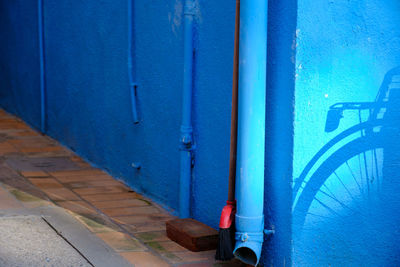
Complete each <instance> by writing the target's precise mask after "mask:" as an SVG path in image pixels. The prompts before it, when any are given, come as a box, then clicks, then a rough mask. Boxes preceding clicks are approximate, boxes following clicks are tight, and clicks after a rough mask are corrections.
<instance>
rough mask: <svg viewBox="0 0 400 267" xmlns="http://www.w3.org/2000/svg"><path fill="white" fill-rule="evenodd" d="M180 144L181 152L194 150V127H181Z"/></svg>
mask: <svg viewBox="0 0 400 267" xmlns="http://www.w3.org/2000/svg"><path fill="white" fill-rule="evenodd" d="M180 143H181V144H180V148H179V149H180V150H186V151H191V150H193V149H194V145H193V129H192V127H186V126H181V139H180Z"/></svg>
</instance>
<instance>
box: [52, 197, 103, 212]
mask: <svg viewBox="0 0 400 267" xmlns="http://www.w3.org/2000/svg"><path fill="white" fill-rule="evenodd" d="M56 203H57V205H59V206H61V207H63V208H64V209H67V210H70V211H72V212H75V213H77V214H80V215H85V214H96V213H97V212H96V210H95V209H93V207H91V206H90V205H89V204H87V203H86V202H84V201H81V200H78V201H57V202H56Z"/></svg>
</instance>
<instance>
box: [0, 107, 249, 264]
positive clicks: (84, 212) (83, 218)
mask: <svg viewBox="0 0 400 267" xmlns="http://www.w3.org/2000/svg"><path fill="white" fill-rule="evenodd" d="M0 182H1V187H0V209H2V208H15V207H20V206H24V207H28V208H29V207H37V206H38V205H52V204H56V205H58V206H61V207H63V208H65V209H66V210H68V211H69V212H70V213H71V214H72V215H73V216H75V217H76V218H77V219H78V220H79V221H80V222H81V223H82V224H84V225H85V226H86V227H87V228H88V229H89V230H90V231H91V232H92V233H93V234H95V235H97V236H98V237H100V238H101V239H102V240H104V242H105V243H107V244H108V245H109V246H110V247H112V248H113V249H114V250H115V251H117V252H118V253H119V254H120V255H122V256H123V257H124V258H125V259H127V260H128V261H129V262H131V263H132V264H134V265H135V266H137V267H140V266H182V267H183V266H187V267H189V266H192V267H200V266H232V267H233V266H244V265H242V264H241V263H239V262H237V261H232V262H215V261H214V259H213V258H214V254H215V251H206V252H196V253H194V252H190V251H188V250H186V249H185V248H183V247H181V246H179V245H178V244H176V243H175V242H173V241H170V240H169V239H168V238H167V236H166V233H165V221H167V220H169V219H172V218H173V216H171V215H170V214H168V213H167V212H166V211H164V210H163V209H162V208H160V207H159V206H157V205H155V204H153V203H152V202H151V201H150V200H148V199H146V198H144V197H143V196H141V195H140V194H137V193H135V192H133V191H132V190H131V189H130V188H128V187H127V186H125V185H124V184H122V183H121V182H118V181H117V180H115V179H114V178H112V177H111V176H110V175H108V174H106V173H105V172H103V171H101V170H99V169H97V168H94V167H92V166H90V165H89V164H88V163H86V162H84V161H83V160H82V159H81V158H79V157H78V156H76V155H75V154H74V153H73V152H71V151H70V150H68V149H66V148H64V147H62V146H60V145H59V144H58V143H57V142H56V141H54V140H52V139H51V138H49V137H47V136H42V135H41V134H39V133H37V132H36V131H34V130H32V129H31V128H30V127H29V126H27V125H26V124H25V123H24V122H22V121H21V120H19V119H18V118H16V117H14V116H11V115H9V114H7V113H6V112H4V111H3V110H0ZM7 191H8V192H7Z"/></svg>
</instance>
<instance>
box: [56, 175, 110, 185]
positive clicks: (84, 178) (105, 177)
mask: <svg viewBox="0 0 400 267" xmlns="http://www.w3.org/2000/svg"><path fill="white" fill-rule="evenodd" d="M53 176H54V175H53ZM55 177H56V178H57V180H59V181H60V182H62V183H73V182H85V181H115V180H114V179H113V178H112V177H111V176H109V175H107V174H99V175H72V176H55Z"/></svg>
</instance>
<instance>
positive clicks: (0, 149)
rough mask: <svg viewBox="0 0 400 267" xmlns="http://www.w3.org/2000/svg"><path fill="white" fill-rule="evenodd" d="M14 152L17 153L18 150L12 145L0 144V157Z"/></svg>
mask: <svg viewBox="0 0 400 267" xmlns="http://www.w3.org/2000/svg"><path fill="white" fill-rule="evenodd" d="M16 152H18V150H17V149H16V148H15V147H14V146H13V145H12V144H10V143H8V142H3V143H0V156H4V155H6V154H9V153H16Z"/></svg>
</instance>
